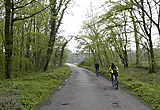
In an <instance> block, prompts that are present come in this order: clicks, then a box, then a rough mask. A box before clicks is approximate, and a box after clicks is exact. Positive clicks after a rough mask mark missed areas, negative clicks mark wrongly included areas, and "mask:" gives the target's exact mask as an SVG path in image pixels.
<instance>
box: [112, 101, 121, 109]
mask: <svg viewBox="0 0 160 110" xmlns="http://www.w3.org/2000/svg"><path fill="white" fill-rule="evenodd" d="M112 107H113V108H118V107H120V106H119V104H118V103H116V102H114V103H112Z"/></svg>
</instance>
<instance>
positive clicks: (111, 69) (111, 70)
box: [108, 63, 118, 84]
mask: <svg viewBox="0 0 160 110" xmlns="http://www.w3.org/2000/svg"><path fill="white" fill-rule="evenodd" d="M108 71H109V72H110V73H111V81H112V84H113V75H114V74H118V67H117V66H116V65H115V64H114V63H112V64H111V66H110V68H109V70H108Z"/></svg>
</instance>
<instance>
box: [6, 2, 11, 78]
mask: <svg viewBox="0 0 160 110" xmlns="http://www.w3.org/2000/svg"><path fill="white" fill-rule="evenodd" d="M5 11H6V15H5V77H6V78H7V79H8V78H11V73H12V48H13V39H12V36H11V30H10V28H11V22H10V21H11V18H10V17H11V1H10V0H5Z"/></svg>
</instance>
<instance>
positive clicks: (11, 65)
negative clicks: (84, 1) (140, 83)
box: [0, 0, 71, 78]
mask: <svg viewBox="0 0 160 110" xmlns="http://www.w3.org/2000/svg"><path fill="white" fill-rule="evenodd" d="M0 1H1V0H0ZM70 2H71V0H54V1H53V0H50V1H47V2H46V1H43V0H40V1H35V0H21V1H15V0H5V1H1V3H0V7H1V8H0V10H1V12H0V15H1V19H0V24H1V25H0V61H1V64H2V65H0V72H1V73H5V78H11V73H12V72H19V73H22V72H24V71H35V72H37V71H40V70H47V67H48V64H49V61H50V58H51V56H52V51H53V48H54V46H55V45H54V42H55V38H56V36H58V35H57V33H58V29H59V27H60V24H61V21H62V19H63V15H64V13H65V10H66V9H67V7H68V5H69V3H70ZM47 3H49V4H47ZM3 24H5V25H3ZM49 33H50V34H49ZM60 60H62V59H61V58H60ZM42 68H43V69H42ZM1 75H2V77H3V74H1Z"/></svg>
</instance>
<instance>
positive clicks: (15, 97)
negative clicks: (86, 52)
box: [0, 66, 70, 110]
mask: <svg viewBox="0 0 160 110" xmlns="http://www.w3.org/2000/svg"><path fill="white" fill-rule="evenodd" d="M69 73H70V69H69V67H68V66H63V67H58V68H54V69H49V70H48V71H47V72H42V73H29V74H26V75H23V76H20V77H17V78H13V79H10V80H9V79H3V80H1V81H0V109H2V110H14V109H20V110H35V109H36V107H37V105H39V104H40V103H42V102H43V101H44V100H45V99H47V98H50V97H51V94H52V93H53V92H54V90H55V89H56V88H57V87H59V86H60V85H61V84H62V83H63V82H64V80H65V79H66V78H67V77H68V76H69Z"/></svg>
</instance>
